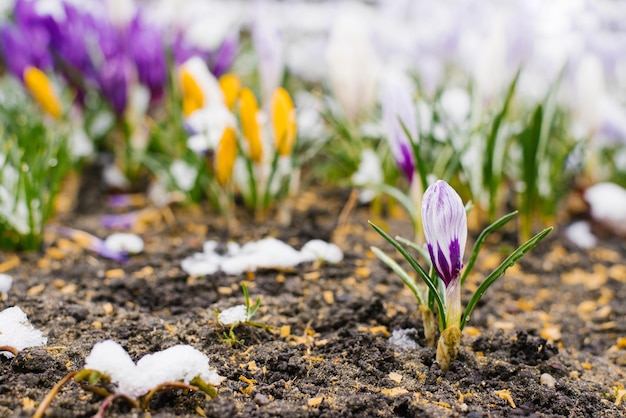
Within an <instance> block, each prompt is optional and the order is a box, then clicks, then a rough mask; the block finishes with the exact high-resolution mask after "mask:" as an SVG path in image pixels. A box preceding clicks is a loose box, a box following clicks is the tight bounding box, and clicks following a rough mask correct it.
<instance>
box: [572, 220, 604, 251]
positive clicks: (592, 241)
mask: <svg viewBox="0 0 626 418" xmlns="http://www.w3.org/2000/svg"><path fill="white" fill-rule="evenodd" d="M565 236H566V237H567V239H569V240H570V241H572V242H573V243H574V244H576V245H578V246H579V247H580V248H585V249H588V248H593V247H595V246H596V244H597V243H598V239H597V238H596V236H595V235H593V233H592V232H591V225H589V223H588V222H585V221H579V222H574V223H573V224H571V225H570V226H568V227H567V229H566V230H565Z"/></svg>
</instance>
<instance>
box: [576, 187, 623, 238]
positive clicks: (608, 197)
mask: <svg viewBox="0 0 626 418" xmlns="http://www.w3.org/2000/svg"><path fill="white" fill-rule="evenodd" d="M585 200H586V201H587V203H589V206H590V208H591V217H592V218H593V219H594V220H595V221H598V222H600V223H602V224H604V225H606V226H607V227H608V228H611V229H613V230H615V231H616V232H617V233H618V234H621V235H626V189H624V188H623V187H621V186H619V185H617V184H615V183H598V184H595V185H593V186H591V187H590V188H588V189H587V190H585Z"/></svg>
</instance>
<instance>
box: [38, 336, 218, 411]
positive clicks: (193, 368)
mask: <svg viewBox="0 0 626 418" xmlns="http://www.w3.org/2000/svg"><path fill="white" fill-rule="evenodd" d="M72 378H74V380H75V381H76V382H79V383H81V384H82V383H83V382H87V383H88V385H87V386H85V388H87V389H90V390H93V391H94V392H96V393H98V394H103V393H104V394H106V398H105V400H104V401H103V403H102V404H101V406H100V408H99V410H98V413H97V414H96V415H95V416H97V417H103V416H104V413H105V411H106V408H107V407H108V406H110V405H111V404H112V403H113V402H114V401H115V400H116V399H120V398H121V399H124V400H126V401H127V402H128V403H129V404H131V405H132V406H133V407H135V408H137V407H139V406H142V407H143V409H144V410H147V409H148V404H149V402H150V399H151V398H152V396H153V395H154V394H155V393H156V392H158V391H161V390H167V389H187V390H194V391H203V392H205V393H206V394H207V395H209V396H210V397H211V398H215V397H216V396H217V391H216V389H215V386H218V385H219V384H220V383H222V381H223V380H224V379H225V378H224V377H222V376H220V375H219V374H218V373H217V372H216V371H215V369H213V368H211V367H210V365H209V358H208V357H207V356H206V355H205V354H203V353H202V352H200V351H198V350H197V349H195V348H193V347H191V346H190V345H175V346H173V347H170V348H168V349H166V350H163V351H159V352H157V353H154V354H148V355H145V356H144V357H142V358H141V359H140V360H139V361H138V362H137V363H136V364H135V362H133V360H132V359H131V358H130V356H129V355H128V353H127V352H126V350H124V348H123V347H122V346H121V345H120V344H119V343H117V342H115V341H112V340H106V341H102V342H99V343H97V344H96V345H94V347H93V349H92V350H91V353H90V354H89V355H88V356H87V358H86V359H85V365H84V366H83V369H82V370H80V371H78V372H77V371H73V372H70V373H69V374H68V375H66V376H65V377H64V378H63V379H62V380H60V381H59V382H58V383H57V384H56V385H55V387H54V388H53V389H52V390H51V392H50V393H48V395H47V396H46V397H45V399H44V400H43V401H42V402H41V404H40V405H39V408H38V409H37V411H36V412H35V415H34V416H35V417H42V416H43V414H44V412H45V410H46V409H47V407H48V406H49V405H50V403H51V402H52V399H53V398H54V396H55V395H56V393H57V392H58V390H59V389H60V387H61V386H62V385H64V384H65V383H67V382H68V381H69V380H70V379H72ZM96 385H98V386H96Z"/></svg>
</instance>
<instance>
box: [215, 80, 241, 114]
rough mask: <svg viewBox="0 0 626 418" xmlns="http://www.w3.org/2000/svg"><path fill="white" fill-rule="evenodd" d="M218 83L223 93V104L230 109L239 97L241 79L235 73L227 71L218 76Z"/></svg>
mask: <svg viewBox="0 0 626 418" xmlns="http://www.w3.org/2000/svg"><path fill="white" fill-rule="evenodd" d="M219 83H220V89H222V93H223V94H224V104H225V105H226V107H228V109H230V110H231V111H232V110H233V108H234V107H235V103H236V102H237V98H238V97H239V91H240V90H241V80H240V79H239V77H237V76H236V75H235V74H231V73H228V74H224V75H223V76H221V77H220V79H219Z"/></svg>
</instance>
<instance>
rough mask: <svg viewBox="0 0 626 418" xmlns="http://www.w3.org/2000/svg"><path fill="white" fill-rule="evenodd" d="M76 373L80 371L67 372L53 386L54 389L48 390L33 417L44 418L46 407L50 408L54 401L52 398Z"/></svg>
mask: <svg viewBox="0 0 626 418" xmlns="http://www.w3.org/2000/svg"><path fill="white" fill-rule="evenodd" d="M76 373H78V372H76V371H73V372H69V373H68V374H66V375H65V376H64V377H63V379H61V380H59V381H58V382H57V383H56V384H55V385H54V386H53V387H52V389H50V392H48V394H47V395H46V396H45V397H44V398H43V400H42V401H41V403H40V404H39V407H38V408H37V410H36V411H35V413H34V414H33V418H42V417H43V414H44V413H45V412H46V409H48V407H49V406H50V404H51V403H52V400H53V399H54V397H55V396H56V394H57V393H59V390H61V388H62V387H63V385H64V384H66V383H67V382H68V381H69V380H70V379H71V378H73V377H74V376H76Z"/></svg>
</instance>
